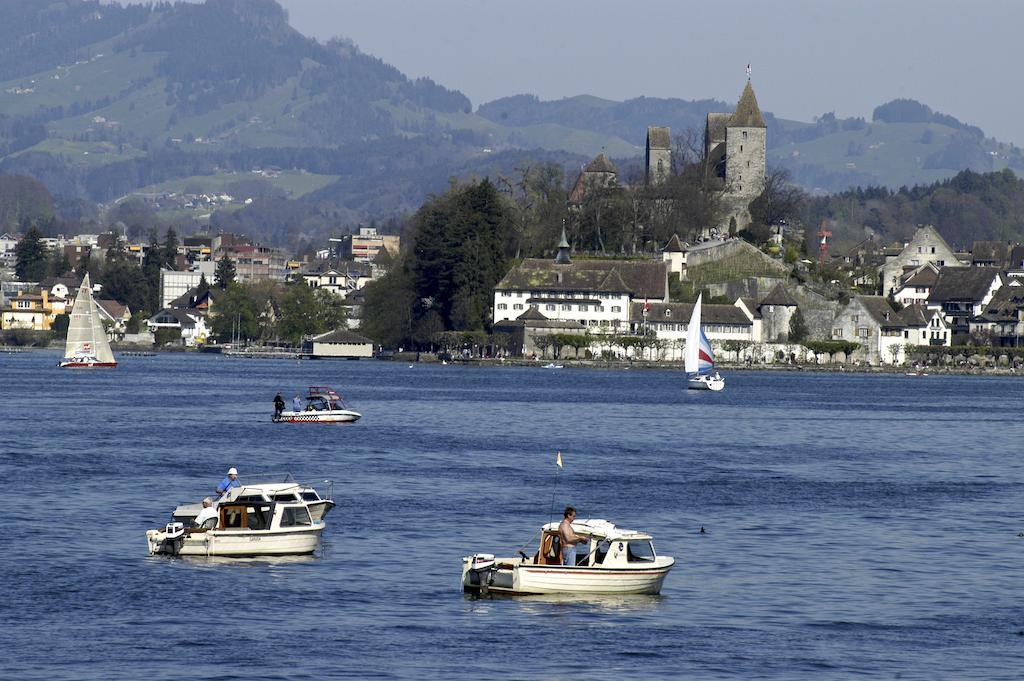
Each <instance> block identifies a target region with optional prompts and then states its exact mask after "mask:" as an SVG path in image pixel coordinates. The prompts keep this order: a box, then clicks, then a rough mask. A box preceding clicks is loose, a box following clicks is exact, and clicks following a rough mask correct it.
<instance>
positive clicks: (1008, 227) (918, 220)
mask: <svg viewBox="0 0 1024 681" xmlns="http://www.w3.org/2000/svg"><path fill="white" fill-rule="evenodd" d="M823 222H825V223H826V224H827V225H828V226H829V229H830V230H831V231H832V233H833V237H832V244H833V251H834V252H837V253H842V252H844V249H846V248H848V247H850V246H853V245H855V244H857V243H859V242H861V241H863V240H864V239H867V238H872V239H874V240H876V241H877V242H879V243H881V244H883V245H888V244H891V243H901V242H905V241H909V240H910V238H911V237H912V236H913V234H914V231H915V229H916V228H917V226H918V225H933V226H934V227H935V228H936V229H937V230H938V232H939V234H941V235H942V237H943V238H944V239H945V240H946V241H947V242H949V245H950V246H952V247H953V248H955V249H958V250H970V248H971V245H972V244H973V242H974V241H1009V242H1020V241H1024V180H1021V179H1019V178H1018V177H1017V176H1016V175H1015V174H1014V173H1013V172H1012V171H1010V170H1002V171H999V172H992V173H984V174H982V173H975V172H973V171H970V170H965V171H962V172H960V173H958V174H957V175H956V176H954V177H952V178H950V179H948V180H943V181H941V182H936V183H933V184H930V185H920V186H915V187H910V188H908V187H901V188H900V189H898V190H895V191H894V190H890V189H887V188H885V187H868V188H866V189H861V188H858V189H851V190H848V191H845V192H840V193H838V194H833V195H831V196H826V197H819V198H816V199H814V200H812V201H811V203H810V206H809V209H808V232H809V234H808V240H810V241H813V232H815V231H817V228H818V225H820V224H822V223H823Z"/></svg>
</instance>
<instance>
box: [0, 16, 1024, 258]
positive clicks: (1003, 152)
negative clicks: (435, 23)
mask: <svg viewBox="0 0 1024 681" xmlns="http://www.w3.org/2000/svg"><path fill="white" fill-rule="evenodd" d="M0 37H2V38H3V40H2V41H0V171H4V172H7V173H9V174H14V175H20V176H25V177H32V178H35V179H36V180H38V181H39V182H40V183H42V185H43V186H45V187H46V189H47V191H49V193H50V194H51V195H52V196H53V203H54V206H55V213H56V215H57V216H58V217H60V218H62V219H65V220H72V221H75V220H86V221H89V220H98V221H101V222H102V221H104V220H109V217H108V214H109V213H110V212H116V211H119V210H120V209H119V207H120V205H121V204H122V203H125V202H126V199H127V200H128V201H129V202H130V201H131V199H130V198H128V197H130V196H132V195H144V196H147V197H149V196H154V195H156V196H159V195H160V194H161V193H164V192H167V191H171V190H167V189H165V187H167V186H168V185H169V184H175V183H176V185H177V187H178V188H179V193H181V191H180V188H182V187H194V188H197V189H198V190H199V192H201V191H210V190H211V188H220V187H224V186H227V185H230V186H232V187H234V188H235V189H234V190H233V191H234V192H235V193H236V194H238V195H239V196H238V197H237V201H235V202H234V203H232V204H231V205H228V206H224V207H221V208H219V209H217V211H216V212H215V213H214V215H213V217H210V216H209V214H210V212H211V211H209V210H205V209H201V208H194V209H191V210H190V211H184V210H180V209H173V210H172V209H168V208H166V207H161V206H150V207H149V208H147V209H146V210H136V209H132V211H131V212H132V215H133V219H134V218H138V220H139V221H138V223H137V224H133V223H132V221H131V220H124V219H122V217H115V218H114V219H113V220H111V222H112V223H114V224H116V223H118V222H120V223H122V224H123V225H124V228H125V229H131V228H132V227H136V226H137V227H139V229H141V230H143V231H145V230H146V229H148V228H149V227H150V226H159V227H160V228H161V229H165V228H166V227H167V226H170V225H172V224H173V225H175V226H177V227H179V228H181V229H183V230H189V229H191V228H192V227H193V226H196V225H199V224H203V225H205V224H206V223H207V221H209V222H211V223H212V224H213V225H214V227H215V228H225V229H226V228H230V229H233V230H235V231H243V232H245V231H247V230H248V229H250V228H252V230H253V231H252V233H253V234H254V235H255V236H257V237H258V238H259V239H261V240H262V241H265V242H267V243H272V244H278V245H285V246H289V247H293V248H298V247H300V244H301V243H304V242H306V241H308V240H310V239H316V238H321V237H323V236H324V235H327V234H330V233H333V232H337V231H344V230H347V229H349V228H351V227H352V226H354V225H356V224H358V223H368V222H370V221H377V222H382V221H383V222H386V221H393V220H401V219H403V217H404V216H405V215H407V214H411V213H413V212H414V211H416V210H417V209H418V207H419V206H420V205H421V204H422V203H423V202H424V201H425V200H426V199H427V198H428V197H429V196H430V195H432V194H437V193H439V192H443V191H444V190H445V188H446V186H447V183H448V180H449V178H451V177H456V178H459V179H461V180H464V181H469V180H472V179H473V178H480V177H486V176H490V177H493V178H497V177H498V176H499V175H501V176H505V177H511V176H512V175H514V170H515V169H516V168H517V167H521V166H523V165H526V164H530V163H533V162H543V163H553V164H557V165H559V166H560V167H561V168H562V173H563V176H564V180H565V182H566V183H567V184H568V183H570V182H572V181H573V180H574V176H575V172H576V170H577V169H578V168H579V167H580V165H581V164H582V163H585V162H586V161H588V160H589V159H590V158H593V156H595V155H596V154H597V153H599V152H601V151H604V152H605V153H607V154H608V155H609V156H610V157H612V158H613V160H614V161H615V163H616V164H617V165H618V166H619V167H620V168H623V169H629V168H635V167H637V166H638V159H639V158H640V157H641V156H642V147H643V141H644V135H645V131H646V128H647V126H649V125H659V126H669V127H671V128H672V129H673V131H674V132H675V133H677V134H680V135H683V136H686V137H688V138H689V139H691V140H699V138H700V136H701V134H702V132H703V128H704V120H705V116H706V114H707V113H708V112H709V111H729V110H730V109H731V107H732V105H733V104H732V103H731V102H721V101H715V100H709V99H695V100H692V101H689V100H685V99H679V98H667V99H660V98H650V97H640V98H636V99H631V100H628V101H625V102H615V101H610V100H605V99H600V98H597V97H591V96H586V95H581V96H577V97H568V98H565V99H560V100H555V101H542V100H539V99H538V98H537V97H535V96H532V95H516V96H512V97H506V98H501V99H498V100H495V101H493V102H489V103H485V104H483V105H481V106H480V107H479V108H477V109H476V110H475V111H474V109H473V105H472V103H471V102H470V101H469V100H468V98H466V97H465V96H464V95H463V94H462V93H460V92H457V91H455V90H451V89H449V88H446V87H444V86H443V85H440V84H438V83H435V82H433V81H431V80H430V79H428V78H421V79H415V80H414V79H410V78H407V77H406V76H405V75H403V74H402V73H401V72H399V71H398V70H397V69H395V68H394V67H392V66H390V65H388V64H386V63H384V62H383V61H381V60H380V59H378V58H376V57H373V56H371V55H368V54H365V53H363V52H362V51H361V50H360V49H359V48H358V47H357V46H356V45H355V43H353V42H351V41H349V40H345V39H335V40H331V41H329V42H327V43H320V42H318V41H316V40H313V39H311V38H308V37H306V36H303V35H302V34H300V33H299V32H297V31H295V30H294V29H293V28H292V27H291V26H289V24H288V21H287V14H286V13H285V12H284V10H282V8H281V7H280V6H279V5H278V4H277V3H276V2H275V1H274V0H206V1H205V2H201V3H169V2H157V3H153V4H145V5H144V4H133V5H121V4H119V3H113V4H107V3H101V2H99V0H64V1H62V2H55V3H38V2H34V1H33V0H9V1H8V2H7V3H5V21H4V22H3V26H0ZM738 89H739V88H738V87H737V90H738ZM763 113H764V117H765V120H766V122H767V125H768V145H769V149H768V153H769V163H770V164H772V165H773V166H775V167H777V168H785V169H787V170H788V171H789V173H790V177H791V178H792V180H793V181H794V182H796V183H797V184H798V185H800V186H802V187H804V188H805V189H807V190H809V191H811V192H812V193H817V194H822V193H829V192H834V191H843V190H845V189H847V188H849V187H850V186H861V187H867V186H884V187H888V188H890V189H893V190H895V189H896V188H898V187H899V186H901V185H907V186H911V185H914V184H930V183H932V182H935V181H940V180H943V179H947V178H949V177H951V176H952V175H954V174H955V173H956V172H958V171H960V170H963V169H965V168H969V169H972V170H974V171H976V172H988V171H998V170H1001V169H1003V168H1016V169H1020V168H1024V159H1022V158H1021V155H1020V150H1018V149H1016V148H1015V147H1012V146H1010V145H1005V144H1001V143H999V142H996V141H995V140H991V139H988V138H986V137H985V136H984V134H983V133H982V131H980V130H979V129H978V128H976V127H974V126H971V125H968V124H965V123H961V122H960V121H957V120H956V119H954V118H952V117H951V116H947V115H944V114H941V113H938V112H934V111H932V110H931V109H929V108H928V107H927V106H925V105H924V104H921V103H918V102H914V101H912V100H895V101H894V102H889V103H887V104H883V105H881V106H879V107H878V108H877V109H876V110H875V112H874V115H873V117H872V120H870V121H867V120H864V119H862V118H848V119H839V118H837V117H836V116H835V115H834V114H832V113H826V114H823V115H822V116H820V117H818V118H816V119H815V120H814V121H813V122H810V123H806V122H797V121H786V120H782V119H778V118H776V117H775V116H773V115H772V114H771V113H770V112H763ZM254 170H257V171H260V172H264V171H266V172H264V174H263V175H261V177H262V178H263V181H264V182H265V183H266V185H268V188H263V189H259V188H256V189H254V185H253V184H252V183H246V182H245V181H244V179H245V178H246V176H248V175H250V174H251V173H252V172H253V171H254ZM634 174H635V173H634ZM621 179H622V180H623V184H626V183H630V182H632V181H633V180H634V179H635V178H634V177H631V176H630V174H629V173H623V175H622V177H621ZM273 192H276V193H277V194H276V195H273V196H271V194H272V193H273ZM192 193H198V192H192ZM232 196H233V194H232ZM282 197H287V200H282ZM247 199H252V200H253V201H252V202H247ZM97 203H98V204H101V206H100V207H99V208H97V207H96V206H95V205H93V204H97ZM283 203H287V204H293V205H289V206H288V208H286V209H284V210H283V212H284V214H285V215H286V216H287V219H286V220H285V221H284V222H285V223H286V224H287V226H286V227H284V228H283V229H281V230H278V229H276V228H275V227H274V225H275V224H276V223H278V222H279V218H280V217H281V212H282V211H281V210H279V208H280V205H281V204H283ZM115 204H116V206H115ZM147 211H148V212H149V213H150V214H149V215H146V213H147ZM8 224H10V222H8ZM41 229H45V228H44V227H42V226H41ZM602 237H603V235H602ZM613 248H614V246H613Z"/></svg>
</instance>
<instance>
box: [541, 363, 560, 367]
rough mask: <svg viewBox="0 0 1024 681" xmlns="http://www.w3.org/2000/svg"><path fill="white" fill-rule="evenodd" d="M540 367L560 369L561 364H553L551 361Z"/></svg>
mask: <svg viewBox="0 0 1024 681" xmlns="http://www.w3.org/2000/svg"><path fill="white" fill-rule="evenodd" d="M542 368H544V369H561V368H562V365H561V364H555V363H554V362H551V363H550V364H545V365H544V366H543V367H542Z"/></svg>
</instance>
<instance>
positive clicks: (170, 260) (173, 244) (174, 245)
mask: <svg viewBox="0 0 1024 681" xmlns="http://www.w3.org/2000/svg"><path fill="white" fill-rule="evenodd" d="M177 260H178V233H177V232H175V231H174V228H173V227H168V228H167V236H166V238H165V239H164V246H163V261H164V262H163V264H164V267H166V268H167V269H169V270H173V269H175V263H176V262H177Z"/></svg>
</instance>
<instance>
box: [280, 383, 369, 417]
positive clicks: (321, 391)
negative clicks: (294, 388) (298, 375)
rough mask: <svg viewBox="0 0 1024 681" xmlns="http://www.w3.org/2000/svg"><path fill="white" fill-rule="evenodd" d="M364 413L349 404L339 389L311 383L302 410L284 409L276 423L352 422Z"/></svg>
mask: <svg viewBox="0 0 1024 681" xmlns="http://www.w3.org/2000/svg"><path fill="white" fill-rule="evenodd" d="M360 418H362V414H360V413H359V412H358V411H355V410H354V409H352V408H351V407H349V406H348V403H346V402H345V398H343V397H342V396H341V395H340V394H339V393H338V391H337V390H335V389H334V388H331V387H329V386H326V385H311V386H309V392H308V393H306V408H305V409H303V410H302V411H294V410H293V411H287V410H286V411H282V412H281V413H280V414H275V415H274V416H273V420H274V423H352V422H353V421H358V420H359V419H360Z"/></svg>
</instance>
